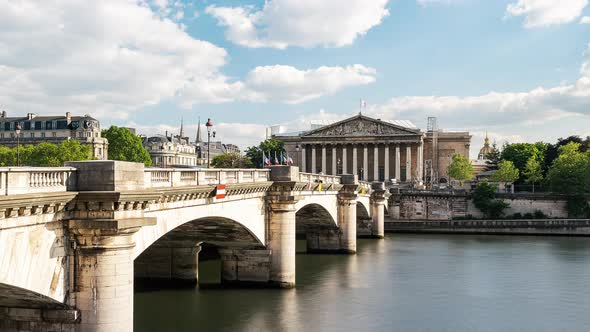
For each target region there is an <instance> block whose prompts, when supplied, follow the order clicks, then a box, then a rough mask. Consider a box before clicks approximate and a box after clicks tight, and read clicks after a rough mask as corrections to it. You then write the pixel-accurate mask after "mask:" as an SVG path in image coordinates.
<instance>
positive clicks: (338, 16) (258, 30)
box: [205, 0, 389, 49]
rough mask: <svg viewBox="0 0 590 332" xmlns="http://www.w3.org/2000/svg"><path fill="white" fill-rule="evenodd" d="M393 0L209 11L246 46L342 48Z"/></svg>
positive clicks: (302, 1) (290, 1) (306, 1)
mask: <svg viewBox="0 0 590 332" xmlns="http://www.w3.org/2000/svg"><path fill="white" fill-rule="evenodd" d="M388 2H389V0H348V1H346V3H343V2H342V1H341V0H322V1H317V0H271V1H267V2H266V3H265V4H264V7H263V8H262V9H261V10H257V9H256V8H254V7H253V6H237V7H218V6H215V5H210V6H208V7H207V8H206V10H205V12H206V13H208V14H210V15H212V16H213V17H215V18H216V19H217V21H218V23H219V25H221V26H224V27H226V28H227V30H226V38H227V39H228V40H230V41H232V42H233V43H236V44H239V45H242V46H246V47H272V48H279V49H283V48H286V47H288V46H301V47H314V46H328V47H341V46H346V45H350V44H352V43H353V42H354V40H355V39H356V38H357V37H358V36H361V35H364V34H366V33H367V31H369V30H370V29H371V28H373V27H374V26H377V25H379V24H380V23H381V21H382V20H383V19H384V18H385V17H386V16H388V15H389V11H388V10H387V8H386V6H387V4H388Z"/></svg>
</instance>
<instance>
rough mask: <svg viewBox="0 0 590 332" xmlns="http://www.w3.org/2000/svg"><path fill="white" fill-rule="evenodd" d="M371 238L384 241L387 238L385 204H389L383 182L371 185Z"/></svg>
mask: <svg viewBox="0 0 590 332" xmlns="http://www.w3.org/2000/svg"><path fill="white" fill-rule="evenodd" d="M371 189H373V192H372V193H371V210H372V211H371V216H372V219H373V220H372V227H371V236H372V237H374V238H379V239H382V238H384V237H385V204H386V203H387V197H386V191H385V186H384V183H383V182H373V183H372V185H371Z"/></svg>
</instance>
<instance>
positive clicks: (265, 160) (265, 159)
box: [262, 151, 270, 166]
mask: <svg viewBox="0 0 590 332" xmlns="http://www.w3.org/2000/svg"><path fill="white" fill-rule="evenodd" d="M262 165H264V166H270V159H269V158H268V157H267V156H266V154H265V153H264V151H262Z"/></svg>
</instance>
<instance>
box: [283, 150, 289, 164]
mask: <svg viewBox="0 0 590 332" xmlns="http://www.w3.org/2000/svg"><path fill="white" fill-rule="evenodd" d="M281 165H289V164H288V163H287V158H286V157H285V152H281Z"/></svg>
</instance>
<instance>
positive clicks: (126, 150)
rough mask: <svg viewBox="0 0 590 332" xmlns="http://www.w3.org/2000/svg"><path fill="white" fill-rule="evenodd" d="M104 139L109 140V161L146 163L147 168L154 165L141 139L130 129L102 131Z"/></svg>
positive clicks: (115, 127)
mask: <svg viewBox="0 0 590 332" xmlns="http://www.w3.org/2000/svg"><path fill="white" fill-rule="evenodd" d="M102 137H105V138H106V139H108V140H109V159H111V160H123V161H133V162H138V163H144V165H146V166H151V165H152V159H151V158H150V154H149V153H148V152H147V150H146V149H145V148H144V147H143V144H142V142H141V138H139V136H137V135H135V134H134V133H132V132H131V131H129V129H127V128H123V127H117V126H111V127H110V128H109V129H107V130H103V131H102Z"/></svg>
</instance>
